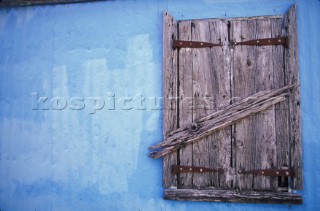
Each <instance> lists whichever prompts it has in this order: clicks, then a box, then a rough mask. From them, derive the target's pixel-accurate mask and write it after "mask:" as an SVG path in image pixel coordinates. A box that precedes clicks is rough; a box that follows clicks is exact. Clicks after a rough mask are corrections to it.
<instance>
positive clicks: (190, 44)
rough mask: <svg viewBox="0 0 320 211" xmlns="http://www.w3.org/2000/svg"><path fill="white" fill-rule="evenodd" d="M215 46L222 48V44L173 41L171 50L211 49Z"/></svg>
mask: <svg viewBox="0 0 320 211" xmlns="http://www.w3.org/2000/svg"><path fill="white" fill-rule="evenodd" d="M215 46H222V42H220V43H209V42H198V41H185V40H173V48H208V47H209V48H211V47H215Z"/></svg>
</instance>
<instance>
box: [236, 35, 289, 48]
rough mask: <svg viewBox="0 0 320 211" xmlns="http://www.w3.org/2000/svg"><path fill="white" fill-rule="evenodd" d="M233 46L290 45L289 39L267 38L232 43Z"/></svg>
mask: <svg viewBox="0 0 320 211" xmlns="http://www.w3.org/2000/svg"><path fill="white" fill-rule="evenodd" d="M231 45H232V46H236V45H284V46H286V47H287V46H288V45H289V38H288V37H278V38H265V39H256V40H248V41H243V42H231Z"/></svg>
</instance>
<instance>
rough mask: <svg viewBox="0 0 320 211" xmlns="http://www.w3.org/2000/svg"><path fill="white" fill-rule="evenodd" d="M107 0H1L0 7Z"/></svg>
mask: <svg viewBox="0 0 320 211" xmlns="http://www.w3.org/2000/svg"><path fill="white" fill-rule="evenodd" d="M98 1H108V0H34V1H33V0H1V1H0V7H21V6H35V5H45V4H71V3H83V2H98Z"/></svg>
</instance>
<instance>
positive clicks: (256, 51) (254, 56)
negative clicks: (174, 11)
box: [231, 18, 277, 190]
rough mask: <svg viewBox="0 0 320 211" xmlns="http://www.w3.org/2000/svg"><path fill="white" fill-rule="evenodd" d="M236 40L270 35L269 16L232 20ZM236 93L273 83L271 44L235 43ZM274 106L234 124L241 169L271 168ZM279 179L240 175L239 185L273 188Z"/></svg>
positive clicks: (250, 90)
mask: <svg viewBox="0 0 320 211" xmlns="http://www.w3.org/2000/svg"><path fill="white" fill-rule="evenodd" d="M231 32H232V34H231V37H232V40H233V41H235V42H242V41H247V40H252V39H260V38H268V37H271V25H270V19H267V18H265V19H259V20H255V19H251V20H241V21H235V22H233V21H231ZM233 56H234V58H233V63H234V65H233V70H232V71H233V76H234V77H235V78H234V81H233V83H234V89H233V90H234V91H233V97H235V98H239V97H240V98H243V97H247V96H248V95H251V94H253V93H255V92H258V91H261V90H265V89H270V88H271V87H272V86H273V68H270V66H271V65H272V46H245V45H242V46H236V47H235V49H234V54H233ZM274 125H275V116H274V107H272V108H269V109H268V110H266V111H263V112H261V113H259V114H257V115H255V116H253V117H251V118H247V119H245V120H243V121H242V122H240V123H237V124H236V125H235V126H234V137H235V142H236V143H235V147H236V149H235V156H236V166H237V168H238V169H241V168H244V169H258V168H270V167H273V166H274V165H275V162H276V154H275V153H276V141H275V140H276V138H275V127H274ZM276 185H277V183H276V180H275V179H273V178H268V177H261V176H255V177H254V176H248V175H238V176H237V184H236V187H238V188H240V189H242V188H243V189H251V188H254V189H261V190H265V189H271V188H274V186H276Z"/></svg>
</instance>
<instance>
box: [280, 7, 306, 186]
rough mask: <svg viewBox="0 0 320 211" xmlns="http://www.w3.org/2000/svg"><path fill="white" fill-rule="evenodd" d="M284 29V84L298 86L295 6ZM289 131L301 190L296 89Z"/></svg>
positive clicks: (299, 121) (292, 98)
mask: <svg viewBox="0 0 320 211" xmlns="http://www.w3.org/2000/svg"><path fill="white" fill-rule="evenodd" d="M284 28H285V29H286V31H287V36H289V46H288V48H286V50H285V74H286V84H288V85H290V84H299V71H298V69H299V65H298V38H297V14H296V5H293V6H292V7H291V8H290V9H289V11H288V12H287V13H286V14H285V16H284ZM289 125H290V126H289V128H290V129H289V130H290V156H291V158H290V160H291V161H290V168H294V169H297V177H296V179H294V180H293V181H294V187H293V188H294V189H303V177H302V141H301V116H300V90H299V88H298V89H297V92H295V94H294V95H292V97H291V98H290V100H289Z"/></svg>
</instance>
